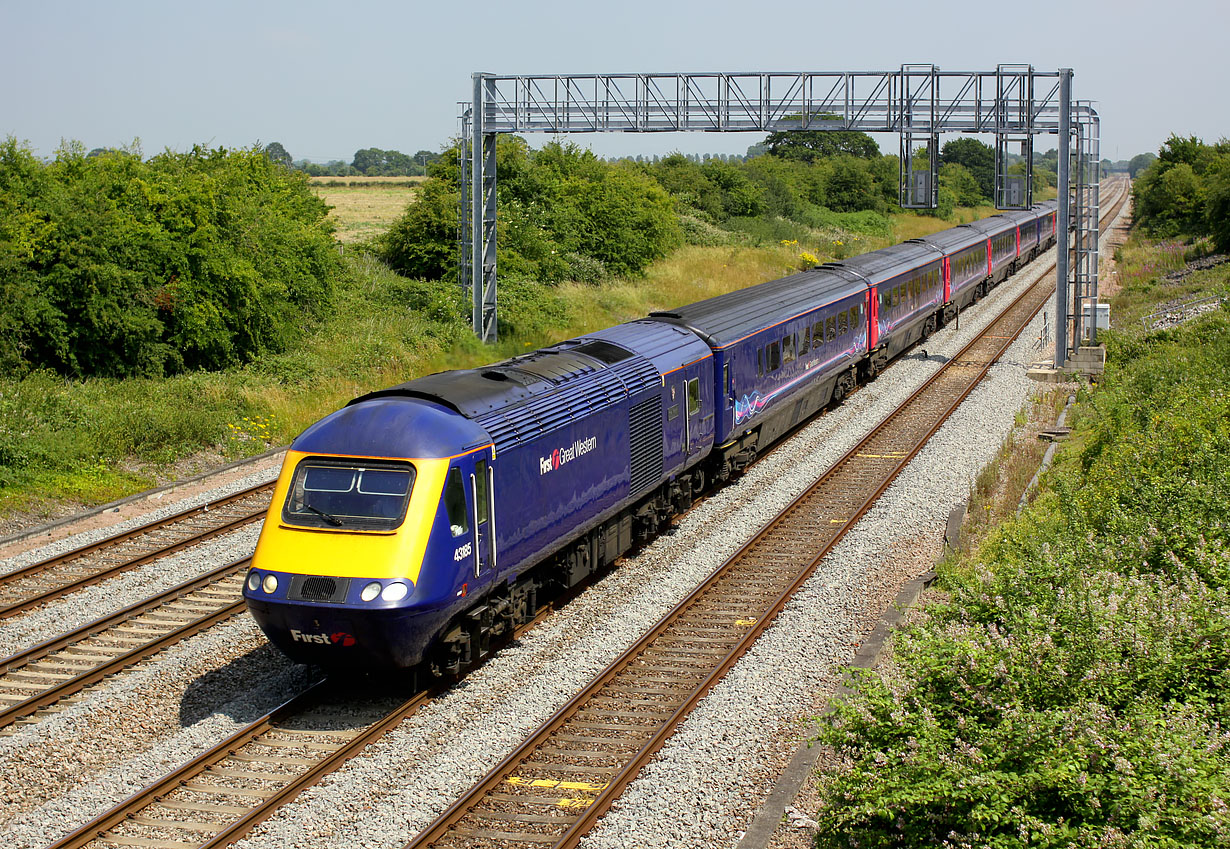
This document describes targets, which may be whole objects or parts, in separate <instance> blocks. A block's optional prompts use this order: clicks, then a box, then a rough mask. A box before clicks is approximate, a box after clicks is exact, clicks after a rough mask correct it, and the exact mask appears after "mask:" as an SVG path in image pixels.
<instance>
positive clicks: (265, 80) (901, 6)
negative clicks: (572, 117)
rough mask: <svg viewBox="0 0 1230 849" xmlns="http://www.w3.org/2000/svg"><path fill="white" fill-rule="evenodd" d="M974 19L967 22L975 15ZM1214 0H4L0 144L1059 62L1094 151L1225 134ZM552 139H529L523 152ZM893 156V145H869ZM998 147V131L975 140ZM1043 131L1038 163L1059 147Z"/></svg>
mask: <svg viewBox="0 0 1230 849" xmlns="http://www.w3.org/2000/svg"><path fill="white" fill-rule="evenodd" d="M971 10H978V11H977V15H976V16H974V15H971ZM1227 32H1230V4H1227V3H1226V2H1225V0H1169V2H1164V3H1155V2H1150V3H1144V2H1139V1H1138V0H1116V2H1103V0H1098V2H1090V0H1063V1H1062V2H1056V0H1036V1H1035V2H1026V3H1023V2H1019V0H1018V2H1013V3H1006V4H1002V5H996V6H992V5H990V4H981V3H976V2H970V0H963V2H951V0H925V1H924V0H911V2H909V3H906V2H898V0H893V2H876V0H846V2H843V3H832V2H816V0H810V2H802V0H778V2H774V3H765V4H763V5H761V4H760V3H756V2H748V0H742V2H729V0H709V2H690V0H689V1H688V2H683V1H682V0H621V2H619V3H614V4H601V5H599V4H592V3H591V4H586V3H583V2H577V0H568V2H562V1H561V0H517V2H488V0H469V2H466V3H452V2H437V3H431V4H427V3H422V2H419V0H409V1H408V2H377V0H349V2H346V3H337V2H328V3H325V2H318V0H298V2H283V0H268V1H267V2H262V0H246V2H235V1H234V0H215V1H214V2H210V3H201V2H192V3H187V2H180V0H159V2H138V1H137V0H109V1H108V2H97V0H92V1H91V2H81V0H60V1H59V2H47V3H44V2H31V0H22V2H18V0H0V43H2V44H3V49H2V50H0V80H3V82H0V137H6V136H13V137H15V138H17V139H18V140H19V141H23V142H26V143H28V144H29V146H30V147H31V148H32V149H33V150H34V151H35V153H36V154H38V155H39V156H43V157H50V156H52V155H54V153H55V150H56V149H57V147H59V145H60V143H61V141H62V140H76V141H80V142H82V143H83V144H84V145H85V146H86V148H87V149H89V148H95V147H118V146H125V145H130V144H132V143H133V142H134V141H135V140H139V143H140V148H141V150H142V151H143V152H144V153H145V154H146V155H147V156H148V155H153V154H156V153H159V152H161V151H162V150H164V149H167V148H170V149H173V150H181V151H182V150H186V149H188V148H190V147H191V146H192V145H193V144H205V145H209V146H214V147H217V146H224V147H247V146H251V145H254V144H257V143H260V144H267V143H269V142H274V141H277V142H281V143H282V145H283V146H284V147H285V148H286V150H287V151H289V152H290V154H291V155H292V156H293V157H294V158H295V159H311V160H313V161H317V162H324V161H328V160H332V159H340V160H345V161H347V162H349V161H350V160H351V159H352V158H353V157H354V152H355V151H356V150H358V149H360V148H366V147H378V148H384V149H395V150H400V151H402V152H404V153H413V152H415V151H417V150H420V149H426V150H439V149H441V148H442V147H443V146H445V145H447V144H448V142H449V140H450V139H451V138H452V137H454V136H456V135H457V132H458V123H457V103H458V101H462V100H467V99H469V98H470V96H471V90H472V82H471V80H472V74H473V73H474V72H475V71H488V72H493V73H497V74H508V75H512V74H539V73H548V74H556V73H560V74H562V73H622V72H700V71H832V70H840V71H862V70H873V71H878V70H892V69H896V68H899V67H900V66H901V65H902V64H903V63H925V64H935V65H937V66H939V67H940V68H941V69H943V70H953V71H971V70H993V69H994V68H995V66H996V65H997V64H1000V63H1019V64H1032V65H1033V66H1034V67H1035V69H1038V70H1047V71H1054V70H1056V69H1058V68H1062V67H1070V68H1072V69H1073V70H1074V72H1075V76H1074V79H1073V97H1074V98H1077V99H1081V100H1092V101H1094V105H1095V108H1096V109H1097V110H1098V113H1099V115H1100V116H1101V140H1102V141H1101V152H1102V156H1103V157H1105V158H1109V159H1115V160H1117V159H1127V158H1130V157H1131V156H1133V155H1135V154H1137V153H1141V152H1144V151H1156V150H1157V148H1158V147H1159V146H1160V145H1161V143H1162V142H1163V141H1165V139H1166V138H1167V137H1168V136H1169V135H1170V134H1171V133H1178V134H1180V135H1196V136H1199V137H1201V138H1203V139H1204V140H1205V141H1207V142H1214V141H1216V140H1218V139H1220V138H1223V137H1230V109H1227V108H1226V107H1227V105H1228V104H1230V62H1228V61H1227V56H1226V50H1227V43H1226V33H1227ZM549 138H550V137H546V136H536V137H534V138H531V139H530V141H531V143H532V144H533V145H534V146H535V147H537V146H539V145H540V144H541V143H542V142H544V141H547V140H549ZM762 138H763V137H762V136H759V135H754V134H749V133H723V134H709V133H692V134H666V135H659V134H601V135H586V136H580V137H576V138H575V139H574V140H576V141H578V142H579V143H581V144H583V145H587V146H590V147H592V148H593V149H594V151H595V152H597V153H598V154H600V155H603V156H620V155H636V154H645V155H652V154H655V153H656V154H662V155H665V154H666V153H669V152H671V151H674V150H682V151H684V152H688V153H693V152H694V153H705V152H709V153H742V152H744V151H745V150H746V149H747V147H748V146H749V145H751V144H755V143H756V142H758V141H760V140H761V139H762ZM877 140H878V141H879V142H880V143H881V147H882V148H883V149H885V150H886V151H893V152H895V151H896V149H897V139H896V137H895V136H894V137H889V136H886V135H878V136H877ZM983 140H984V141H987V142H988V143H992V142H993V137H985V138H984V139H983ZM1052 142H1053V137H1044V140H1042V141H1041V142H1040V143H1039V145H1038V148H1037V149H1039V150H1043V149H1046V148H1048V147H1053V146H1054V144H1053V143H1052Z"/></svg>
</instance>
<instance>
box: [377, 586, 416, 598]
mask: <svg viewBox="0 0 1230 849" xmlns="http://www.w3.org/2000/svg"><path fill="white" fill-rule="evenodd" d="M408 592H410V591H409V589H407V588H406V585H405V584H403V583H401V582H400V581H395V582H394V583H391V584H389V585H388V586H387V587H385V588H384V592H382V593H380V597H381V598H382V599H384V600H385V601H401V600H402V599H403V598H405V597H406V594H407V593H408Z"/></svg>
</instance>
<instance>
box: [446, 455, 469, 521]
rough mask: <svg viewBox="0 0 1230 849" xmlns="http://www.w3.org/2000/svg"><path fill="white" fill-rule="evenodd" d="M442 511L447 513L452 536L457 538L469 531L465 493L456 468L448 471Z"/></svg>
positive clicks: (458, 470)
mask: <svg viewBox="0 0 1230 849" xmlns="http://www.w3.org/2000/svg"><path fill="white" fill-rule="evenodd" d="M444 510H445V512H447V513H448V525H449V528H450V529H451V530H452V532H453V536H455V537H459V536H461V535H462V534H464V533H466V532H467V531H468V530H470V523H469V522H468V521H466V491H465V487H463V486H462V485H461V470H460V469H458V468H457V467H456V466H454V467H453V468H451V469H449V470H448V482H447V483H446V484H445V485H444Z"/></svg>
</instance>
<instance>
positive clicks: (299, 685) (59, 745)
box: [0, 614, 310, 849]
mask: <svg viewBox="0 0 1230 849" xmlns="http://www.w3.org/2000/svg"><path fill="white" fill-rule="evenodd" d="M309 675H310V673H309V671H308V670H307V669H306V668H305V667H299V666H295V665H293V664H291V663H290V662H289V661H287V660H286V659H285V658H283V657H282V656H281V655H280V654H279V653H278V652H277V651H276V650H274V649H273V648H272V647H271V646H270V645H269V644H268V643H267V642H266V641H265V638H264V635H263V634H261V632H260V629H258V628H257V627H256V623H255V622H253V621H252V619H251V618H250V617H249V616H247V615H246V614H243V615H240V616H238V617H236V618H234V619H231V620H228V621H227V622H225V623H222V624H220V625H217V626H215V627H214V628H211V629H209V630H208V631H206V632H204V633H202V634H199V635H197V636H195V637H192V638H191V639H189V640H186V641H184V642H183V643H181V644H179V645H178V646H176V647H175V648H173V649H170V650H168V651H165V652H163V653H161V654H159V655H157V656H156V657H154V658H151V659H150V660H148V661H146V662H144V663H142V664H140V665H138V666H137V667H135V668H134V669H132V670H130V671H128V672H127V673H125V674H123V675H120V676H116V677H114V678H111V679H108V681H106V682H105V683H103V684H100V685H97V686H95V687H93V688H91V689H90V690H87V691H85V693H86V697H85V698H82V699H80V700H77V701H74V702H73V703H72V704H71V705H70V706H69V707H67V708H66V709H64V710H62V711H60V712H58V713H55V714H53V715H50V716H48V717H47V718H45V719H43V720H42V721H41V722H38V723H35V724H32V725H28V726H25V727H23V728H21V729H19V730H17V731H16V733H14V734H13V735H11V736H8V737H3V738H0V799H2V800H3V802H0V830H2V831H3V832H4V834H5V836H6V840H7V847H8V849H25V847H29V849H35V847H43V846H46V845H48V844H49V843H51V842H53V841H55V840H57V839H59V838H60V837H62V836H63V835H65V834H66V833H68V832H69V831H72V830H75V829H77V828H79V827H80V826H82V825H84V824H85V823H86V822H88V821H89V820H90V819H91V818H93V817H95V816H97V815H99V814H101V813H103V812H105V811H106V810H108V809H109V808H110V807H112V806H114V805H115V804H117V803H118V802H120V801H121V800H123V799H125V798H126V797H128V796H130V795H131V794H132V793H134V792H136V791H137V790H139V789H141V788H143V787H144V786H146V785H147V784H149V783H151V782H153V781H154V780H156V779H157V778H160V777H161V776H163V775H165V774H166V773H167V772H169V771H170V770H171V769H173V768H174V767H175V766H177V765H179V764H181V763H184V762H185V761H188V760H190V759H191V758H193V757H195V756H196V755H198V754H200V752H202V751H204V750H205V749H207V748H208V747H210V746H212V745H215V744H216V743H218V742H219V741H221V740H223V739H225V737H227V736H228V735H230V734H233V733H234V732H235V731H237V730H238V729H240V728H242V727H243V726H244V725H246V724H248V723H249V722H251V721H252V720H254V719H256V718H257V717H259V716H261V715H263V714H264V713H266V712H268V711H269V710H271V709H272V708H273V707H276V706H277V705H278V704H280V703H281V702H283V701H285V700H286V699H288V698H289V697H290V696H291V695H293V694H295V693H297V692H299V691H301V690H302V689H304V688H305V687H306V686H307V685H308V683H309ZM253 682H260V683H259V684H258V685H254V683H253ZM134 753H137V754H134Z"/></svg>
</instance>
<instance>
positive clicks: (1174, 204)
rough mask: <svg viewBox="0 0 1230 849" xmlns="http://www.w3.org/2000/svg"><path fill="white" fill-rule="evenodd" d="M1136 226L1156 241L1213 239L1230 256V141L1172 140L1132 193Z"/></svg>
mask: <svg viewBox="0 0 1230 849" xmlns="http://www.w3.org/2000/svg"><path fill="white" fill-rule="evenodd" d="M1132 196H1133V199H1134V200H1135V204H1136V205H1135V214H1136V221H1137V223H1138V224H1140V226H1141V227H1143V228H1144V230H1145V232H1147V233H1149V234H1150V235H1153V236H1160V237H1175V236H1183V237H1187V238H1192V237H1199V236H1209V237H1211V238H1212V240H1213V243H1214V244H1215V245H1216V246H1217V249H1218V250H1220V251H1230V141H1226V140H1222V141H1220V142H1218V143H1217V144H1215V145H1207V144H1205V143H1204V142H1202V141H1201V140H1200V139H1198V138H1196V137H1195V136H1191V137H1189V138H1182V137H1180V136H1176V135H1172V136H1171V137H1170V138H1169V139H1168V140H1167V141H1166V143H1165V144H1164V145H1162V148H1161V150H1159V151H1158V155H1157V159H1156V160H1155V161H1154V162H1153V163H1152V164H1151V165H1149V167H1148V168H1146V169H1145V170H1144V172H1143V173H1142V174H1141V175H1140V177H1139V179H1138V180H1137V181H1136V184H1135V185H1134V186H1133V188H1132Z"/></svg>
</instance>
